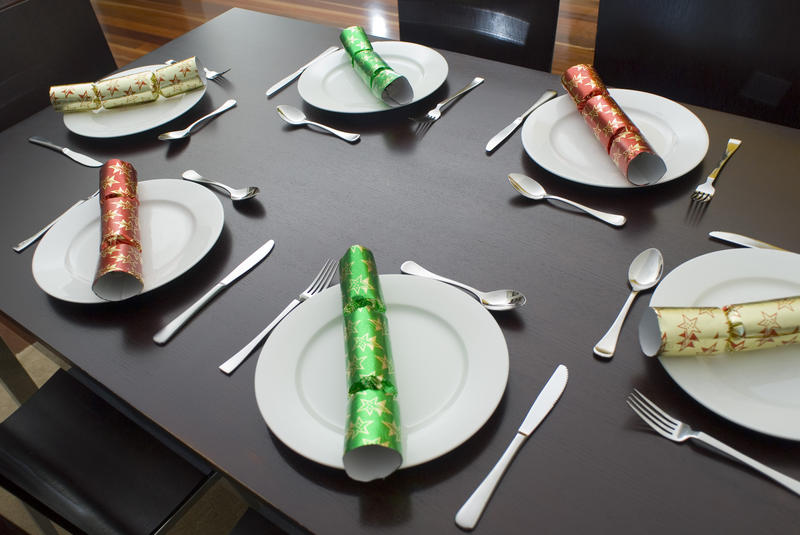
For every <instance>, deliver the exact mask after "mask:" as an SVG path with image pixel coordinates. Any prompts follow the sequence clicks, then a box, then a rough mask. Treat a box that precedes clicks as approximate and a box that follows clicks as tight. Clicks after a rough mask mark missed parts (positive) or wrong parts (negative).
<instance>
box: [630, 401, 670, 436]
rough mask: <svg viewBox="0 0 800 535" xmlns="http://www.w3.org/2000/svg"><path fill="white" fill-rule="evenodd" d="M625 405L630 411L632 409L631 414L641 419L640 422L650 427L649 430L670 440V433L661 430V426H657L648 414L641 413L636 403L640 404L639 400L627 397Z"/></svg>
mask: <svg viewBox="0 0 800 535" xmlns="http://www.w3.org/2000/svg"><path fill="white" fill-rule="evenodd" d="M625 403H627V404H628V407H630V408H631V409H633V412H635V413H636V415H637V416H638V417H639V418H641V419H642V421H644V423H646V424H647V425H648V426H650V428H651V429H652V430H653V431H655V432H656V433H658V434H659V435H661V436H663V437H666V438H670V437H671V433H670V432H669V431H668V430H666V429H665V428H663V427H662V426H661V425H659V424H658V423H656V422H654V421H653V420H652V419H651V417H650V415H649V414H647V413H646V412H644V411H643V410H642V409H641V408H640V406H639V405H638V403H640V402H639V400H637V399H636V398H635V397H633V395H629V396H628V398H627V399H626V400H625Z"/></svg>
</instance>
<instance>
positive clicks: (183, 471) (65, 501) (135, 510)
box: [0, 370, 207, 534]
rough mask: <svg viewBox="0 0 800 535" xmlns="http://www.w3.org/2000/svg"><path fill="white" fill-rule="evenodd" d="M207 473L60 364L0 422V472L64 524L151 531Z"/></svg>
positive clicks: (81, 528)
mask: <svg viewBox="0 0 800 535" xmlns="http://www.w3.org/2000/svg"><path fill="white" fill-rule="evenodd" d="M206 477H207V475H206V474H204V473H203V472H202V471H201V470H198V469H197V468H195V467H194V466H193V465H192V464H191V463H189V462H188V461H187V460H185V459H183V458H182V457H181V456H179V455H178V454H176V453H174V452H173V451H172V450H171V449H169V448H168V447H166V446H165V445H164V444H162V443H161V442H159V441H157V440H155V439H154V438H153V437H152V435H150V434H148V433H147V432H145V431H144V430H143V429H142V428H140V427H139V426H137V425H136V424H134V423H133V422H132V421H131V420H129V419H128V418H126V417H125V416H124V415H122V414H121V413H120V412H119V411H117V410H116V409H115V408H113V407H111V406H110V405H109V404H108V403H106V402H105V401H104V400H103V399H101V398H100V397H98V396H97V395H96V394H94V393H93V392H91V391H90V390H89V389H88V388H86V387H84V386H83V385H82V384H80V383H79V382H78V381H77V380H75V379H74V378H72V377H71V376H70V375H69V374H68V373H67V372H65V371H63V370H59V371H57V372H56V373H55V374H54V375H53V376H52V377H51V378H50V379H49V380H48V381H47V382H46V383H45V384H44V385H43V386H42V387H41V388H40V389H39V390H38V391H37V392H36V393H35V394H34V395H33V396H32V397H31V398H30V399H28V400H27V401H26V402H25V403H24V404H23V405H21V406H20V407H19V408H18V409H17V410H16V411H15V412H14V413H13V414H12V415H11V416H9V417H8V418H7V419H6V420H5V421H4V422H3V423H2V424H0V478H2V480H3V481H2V482H3V485H4V486H6V487H7V488H8V489H9V490H10V491H12V492H15V493H17V494H19V495H20V497H21V498H23V499H24V500H25V501H27V502H29V503H30V504H31V505H33V506H34V507H37V508H40V509H44V510H42V512H43V513H44V514H45V515H47V516H49V517H51V518H52V517H53V516H54V515H55V516H56V517H57V518H55V519H54V520H56V521H57V522H59V523H60V524H63V525H64V527H66V528H67V529H77V530H78V531H82V532H87V533H92V534H95V533H98V534H99V533H131V534H145V533H152V532H153V531H155V530H156V529H157V528H158V527H159V526H160V525H161V524H162V523H163V522H164V521H165V520H166V519H167V518H168V517H169V516H170V515H171V514H172V513H173V512H174V511H176V510H177V509H178V508H179V506H180V505H181V504H182V503H183V502H184V501H185V500H186V499H187V498H188V497H189V496H191V495H192V494H193V493H194V491H195V490H197V489H198V488H199V487H200V486H201V485H202V483H203V481H204V480H205V479H206Z"/></svg>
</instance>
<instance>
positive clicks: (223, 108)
mask: <svg viewBox="0 0 800 535" xmlns="http://www.w3.org/2000/svg"><path fill="white" fill-rule="evenodd" d="M234 106H236V101H235V100H234V99H230V100H226V101H225V103H224V104H223V105H222V106H220V107H219V108H217V109H216V110H214V111H212V112H211V113H209V114H208V115H204V116H203V117H200V118H199V119H198V120H196V121H195V122H193V123H192V124H190V125H189V127H188V128H187V129H186V132H187V133H189V134H191V133H192V130H194V128H195V127H196V126H197V125H199V124H201V123H203V122H205V121H208V120H209V119H211V118H212V117H216V116H217V115H219V114H220V113H222V112H224V111H227V110H229V109H230V108H233V107H234Z"/></svg>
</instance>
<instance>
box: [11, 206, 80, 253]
mask: <svg viewBox="0 0 800 535" xmlns="http://www.w3.org/2000/svg"><path fill="white" fill-rule="evenodd" d="M84 202H86V201H85V200H84V199H81V200H80V201H78V202H76V203H75V204H73V205H72V206H70V207H69V208H67V209H66V210H64V213H63V214H61V215H60V216H58V217H57V218H55V219H53V220H52V221H50V222H49V223H48V224H47V225H45V226H44V227H42V229H41V230H39V232H37V233H36V234H34V235H33V236H31V237H30V238H28V239H26V240H22V241H21V242H19V243H18V244H16V245H15V246H14V247H12V249H14V251H16V252H18V253H21V252H22V251H24V250H25V249H27V248H28V247H29V246H30V245H31V244H32V243H33V242H35V241H36V240H38V239H39V238H41V237H42V236H44V234H45V232H47V231H48V230H50V227H52V226H53V225H55V224H56V223H58V222H59V220H60V219H61V218H62V217H64V216H65V215H67V212H69V211H70V210H72V209H73V208H75V207H76V206H78V205H79V204H82V203H84Z"/></svg>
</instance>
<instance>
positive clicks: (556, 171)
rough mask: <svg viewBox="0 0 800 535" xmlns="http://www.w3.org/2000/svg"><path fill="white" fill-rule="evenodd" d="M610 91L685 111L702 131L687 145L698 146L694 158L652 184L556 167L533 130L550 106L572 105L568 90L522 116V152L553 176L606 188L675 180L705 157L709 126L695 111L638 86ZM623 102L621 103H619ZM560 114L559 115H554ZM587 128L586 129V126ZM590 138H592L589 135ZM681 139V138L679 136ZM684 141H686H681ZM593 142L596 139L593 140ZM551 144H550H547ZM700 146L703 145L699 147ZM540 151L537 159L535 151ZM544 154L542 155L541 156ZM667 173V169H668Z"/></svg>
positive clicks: (632, 187) (629, 97) (648, 185)
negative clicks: (612, 179)
mask: <svg viewBox="0 0 800 535" xmlns="http://www.w3.org/2000/svg"><path fill="white" fill-rule="evenodd" d="M609 93H610V94H611V96H613V97H614V98H615V99H618V100H625V99H632V98H645V99H652V101H653V102H659V103H661V105H665V106H670V107H672V108H674V109H676V110H678V109H680V110H681V113H682V114H684V115H685V117H686V118H687V119H689V120H690V121H692V122H693V123H694V126H696V127H697V131H696V133H695V134H696V135H699V134H701V133H702V136H701V137H702V143H701V144H699V145H698V144H695V145H687V146H697V147H698V150H697V153H696V156H695V158H692V159H690V160H689V162H690V163H689V164H685V165H683V166H682V167H681V168H680V169H679V170H678V171H673V172H672V173H671V174H665V175H664V176H663V177H662V178H661V179H659V180H658V182H655V183H653V184H645V185H636V184H632V183H630V182H628V181H627V180H626V179H625V177H624V176H623V175H622V174H621V173H620V174H619V183H614V184H606V183H598V182H597V181H593V180H592V179H591V178H588V179H587V178H586V177H584V176H576V175H574V174H571V173H570V172H569V171H570V170H567V171H565V170H564V169H563V168H559V166H558V165H557V164H554V163H553V161H552V160H550V155H549V151H541V149H539V143H537V140H538V139H539V138H538V137H537V135H536V134H535V132H536V131H537V128H536V127H537V124H536V122H537V121H540V120H541V119H542V117H543V116H546V114H547V113H551V110H554V109H555V108H556V107H558V106H565V105H564V104H561V103H562V102H564V101H569V103H570V105H571V106H570V107H571V108H575V106H574V104H573V103H572V99H571V98H570V96H569V95H568V94H562V95H559V96H558V97H556V98H554V99H553V100H551V101H549V102H547V103H545V104H544V105H542V106H540V107H539V108H538V109H536V110H534V111H533V113H531V114H530V115H529V116H528V118H527V119H525V123H524V124H523V125H522V133H521V137H522V145H523V149H524V150H525V153H526V154H527V155H528V157H529V158H530V159H531V160H533V162H534V163H536V164H537V165H539V166H540V167H542V168H543V169H545V170H546V171H548V172H550V173H552V174H553V175H555V176H558V177H560V178H563V179H565V180H569V181H571V182H576V183H579V184H584V185H587V186H593V187H599V188H608V189H636V188H643V187H652V186H657V185H660V184H665V183H667V182H670V181H672V180H676V179H678V178H680V177H682V176H685V175H686V174H687V173H689V172H690V171H691V170H692V169H694V168H695V167H697V166H698V165H699V164H700V163H702V161H703V159H704V158H705V156H706V154H708V147H709V136H708V129H707V128H706V126H705V124H703V122H702V121H701V120H700V118H699V117H697V115H696V114H695V113H694V112H692V111H691V110H690V109H689V108H687V107H686V106H684V105H683V104H681V103H679V102H676V101H674V100H671V99H668V98H666V97H663V96H661V95H657V94H655V93H650V92H647V91H640V90H637V89H626V88H609ZM623 104H624V103H620V105H621V106H622V105H623ZM559 117H562V115H559V116H558V117H556V119H557V118H559ZM550 123H552V121H549V122H548V125H547V126H549V127H550V128H549V129H548V130H547V131H548V132H549V131H550V130H551V129H552V124H550ZM587 132H588V129H587ZM592 139H593V138H592ZM680 139H682V138H680ZM683 142H684V143H688V142H686V141H683ZM595 143H596V141H595ZM547 146H548V147H551V145H550V144H548V145H547ZM699 147H702V149H700V148H699ZM534 154H536V155H539V156H538V159H537V157H536V156H535V155H534ZM542 155H543V156H542ZM540 160H543V161H540ZM668 173H669V169H668Z"/></svg>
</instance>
